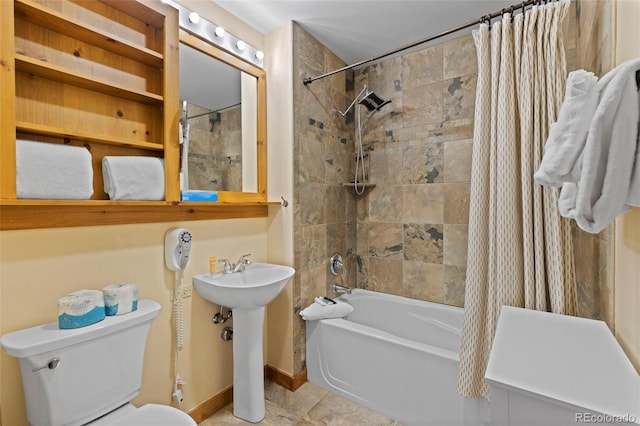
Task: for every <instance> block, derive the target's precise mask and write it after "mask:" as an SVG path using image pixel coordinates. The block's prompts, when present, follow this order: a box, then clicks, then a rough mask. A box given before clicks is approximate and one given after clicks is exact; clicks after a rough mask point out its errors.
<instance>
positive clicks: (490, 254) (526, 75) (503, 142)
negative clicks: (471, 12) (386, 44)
mask: <svg viewBox="0 0 640 426" xmlns="http://www.w3.org/2000/svg"><path fill="white" fill-rule="evenodd" d="M568 8H569V1H568V0H561V1H559V2H555V3H550V4H547V5H544V6H533V7H532V8H531V9H529V10H527V11H526V12H525V13H519V14H516V15H515V16H513V19H512V17H511V16H510V15H509V14H505V15H504V16H503V17H502V19H501V21H499V22H494V23H493V24H492V25H491V28H490V27H489V25H487V24H482V25H480V28H479V29H478V30H476V31H474V34H473V37H474V41H475V45H476V50H477V55H478V85H477V92H476V104H475V119H474V136H473V161H472V174H471V200H470V215H469V216H470V217H469V245H468V249H469V252H468V253H469V255H468V261H467V279H466V289H465V314H464V326H463V331H462V345H461V349H460V367H459V370H458V391H459V392H460V393H461V394H462V395H463V396H466V397H477V396H483V397H485V398H488V397H489V386H488V385H487V383H486V382H485V380H484V373H485V369H486V366H487V360H488V357H489V351H490V349H491V343H492V341H493V336H494V332H495V328H496V323H497V321H498V315H499V313H500V308H501V306H502V305H511V306H519V307H525V308H528V309H537V310H546V311H552V312H556V313H563V314H569V315H575V313H576V309H577V308H576V284H575V273H574V264H573V249H572V241H571V231H570V227H569V222H568V221H567V220H566V219H563V218H561V217H560V214H559V212H558V208H557V191H556V190H555V188H552V189H547V188H543V187H541V186H538V185H535V184H534V182H533V174H534V172H535V170H536V169H537V168H538V165H539V164H540V160H541V158H542V153H543V147H544V143H545V141H546V138H547V136H548V132H549V125H550V123H552V122H553V121H555V120H556V118H557V115H558V111H559V109H560V106H561V104H562V98H563V93H564V83H565V80H566V63H565V58H564V48H563V44H562V33H561V29H562V21H563V19H564V16H565V15H566V13H567V10H568Z"/></svg>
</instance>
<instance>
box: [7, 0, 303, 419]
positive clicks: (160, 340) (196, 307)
mask: <svg viewBox="0 0 640 426" xmlns="http://www.w3.org/2000/svg"><path fill="white" fill-rule="evenodd" d="M180 3H181V4H183V5H184V6H186V7H188V8H190V9H192V10H195V11H197V12H198V13H199V14H200V15H201V16H203V17H204V18H206V19H209V20H211V21H213V22H215V23H217V24H220V25H223V26H224V27H225V28H226V29H227V31H228V32H230V33H232V34H234V35H235V36H237V37H239V38H242V39H244V40H245V41H246V42H247V43H249V44H251V45H253V46H255V47H257V48H258V49H261V50H264V36H263V35H262V34H261V33H259V32H258V31H256V30H254V29H253V28H251V27H249V26H248V25H246V24H244V23H243V22H242V21H240V20H238V19H237V18H235V17H234V16H233V15H230V14H229V13H228V12H226V11H225V10H224V9H222V8H220V7H218V6H217V5H215V4H214V3H212V2H209V1H207V2H205V1H197V0H181V1H180ZM269 127H270V128H271V127H274V126H273V125H272V124H269ZM270 149H272V150H275V149H273V148H271V147H270ZM270 152H271V151H270ZM277 198H279V195H278V197H277ZM277 214H278V208H274V215H277ZM272 222H273V220H272V219H267V218H263V219H242V220H220V221H196V222H183V223H160V224H144V225H117V226H96V227H80V228H63V229H44V230H24V231H2V232H0V334H4V333H7V332H9V331H14V330H19V329H22V328H25V327H31V326H35V325H38V324H42V323H47V322H52V321H56V320H57V300H58V298H59V297H61V296H63V295H65V294H67V293H69V292H72V291H75V290H78V289H82V288H90V289H101V288H102V287H104V286H105V285H108V284H110V283H113V282H117V281H124V280H127V281H132V282H135V283H137V284H138V285H139V290H140V298H150V299H154V300H156V301H158V302H160V304H161V305H162V311H161V313H160V316H159V317H158V318H156V319H155V321H154V322H153V325H152V327H151V331H150V334H149V338H148V340H147V346H146V351H145V366H144V375H143V384H142V390H141V392H140V395H139V396H138V397H137V398H136V399H135V400H134V401H133V402H134V403H135V404H136V405H141V404H144V403H148V402H155V403H161V404H171V392H172V389H173V378H174V367H173V365H174V353H175V351H174V349H173V347H174V331H173V325H172V320H171V306H172V304H171V302H170V300H169V297H170V294H171V292H172V288H173V285H174V275H173V273H172V272H169V271H168V270H167V269H166V268H165V267H164V234H165V233H166V231H167V230H169V229H171V228H173V227H177V226H180V227H185V228H187V229H189V230H190V231H191V232H192V233H193V237H194V243H193V248H192V260H191V263H190V264H189V266H188V267H187V270H186V274H185V284H188V285H191V280H192V277H193V276H194V275H197V274H200V273H204V272H208V271H209V256H217V257H218V258H222V257H228V258H231V259H233V260H234V261H235V259H236V258H237V257H238V256H240V255H241V254H244V253H251V254H252V255H253V259H254V260H255V261H267V260H271V259H268V256H267V228H268V227H270V226H271V224H272ZM274 232H275V234H277V231H274ZM272 250H277V244H276V245H275V246H274V245H273V244H272V245H271V246H270V251H272ZM289 264H292V262H289ZM285 291H290V290H289V289H287V290H285ZM218 309H219V308H218V306H217V305H214V304H212V303H209V302H207V301H205V300H204V299H202V298H200V297H199V296H198V295H197V293H196V292H195V291H194V292H193V297H192V298H190V299H185V319H186V320H185V347H184V350H183V351H182V352H181V353H180V366H179V368H178V370H179V372H180V373H181V375H182V376H183V377H184V379H185V380H186V381H188V384H187V385H185V387H184V397H185V399H184V402H183V404H182V406H183V407H182V408H183V409H185V410H186V411H188V410H190V409H192V408H194V407H195V406H197V405H198V404H200V403H202V402H203V401H205V400H207V399H209V398H210V397H212V396H213V395H215V394H217V393H219V392H221V391H223V390H224V389H226V388H228V387H229V386H231V384H232V369H233V363H232V344H231V343H230V342H223V341H222V340H221V339H220V338H219V335H220V332H221V330H222V326H221V325H213V324H212V323H211V316H212V315H213V314H214V313H215V312H217V311H218ZM289 346H291V345H289ZM0 352H1V351H0ZM289 352H290V351H289ZM0 424H4V425H10V426H20V425H26V424H27V420H26V413H25V405H24V397H23V390H22V381H21V377H20V369H19V366H18V362H17V360H16V359H14V358H12V357H10V356H8V355H6V354H5V353H4V352H1V353H0Z"/></svg>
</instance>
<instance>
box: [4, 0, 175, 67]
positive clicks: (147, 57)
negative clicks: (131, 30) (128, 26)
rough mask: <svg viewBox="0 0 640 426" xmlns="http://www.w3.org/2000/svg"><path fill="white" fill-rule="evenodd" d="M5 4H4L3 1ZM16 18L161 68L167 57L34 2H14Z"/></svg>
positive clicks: (29, 0) (26, 0) (17, 0)
mask: <svg viewBox="0 0 640 426" xmlns="http://www.w3.org/2000/svg"><path fill="white" fill-rule="evenodd" d="M3 1H4V0H3ZM15 14H16V16H17V17H19V18H21V19H25V20H28V21H30V22H33V23H34V24H36V25H39V26H41V27H44V28H48V29H50V30H53V31H57V32H60V33H62V34H70V35H73V37H74V38H77V39H79V40H82V41H84V42H86V43H89V44H92V45H94V46H96V47H99V48H101V49H104V50H108V51H110V52H113V53H116V54H118V55H121V56H124V57H125V58H129V59H133V60H135V61H139V62H142V63H145V64H147V65H151V66H153V67H156V68H162V66H163V63H164V55H163V54H162V53H159V52H156V51H154V50H151V49H148V48H147V47H145V46H139V45H136V44H134V43H131V42H130V41H128V40H126V39H123V38H121V37H118V36H116V35H114V34H110V33H108V32H106V31H102V30H101V29H98V28H94V27H92V26H90V25H85V24H81V23H78V22H75V21H73V20H71V19H69V18H68V17H66V16H64V15H63V14H61V13H58V12H56V11H55V10H51V9H49V8H47V7H44V6H42V5H40V4H38V3H36V2H34V1H31V0H15Z"/></svg>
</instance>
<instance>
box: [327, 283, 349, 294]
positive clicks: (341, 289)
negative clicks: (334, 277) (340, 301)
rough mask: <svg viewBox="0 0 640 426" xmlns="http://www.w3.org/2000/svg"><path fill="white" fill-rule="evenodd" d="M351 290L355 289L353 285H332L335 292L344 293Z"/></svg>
mask: <svg viewBox="0 0 640 426" xmlns="http://www.w3.org/2000/svg"><path fill="white" fill-rule="evenodd" d="M351 290H353V289H352V288H351V287H344V286H341V285H339V284H335V283H334V284H332V285H331V291H332V292H333V293H334V294H342V293H347V294H351Z"/></svg>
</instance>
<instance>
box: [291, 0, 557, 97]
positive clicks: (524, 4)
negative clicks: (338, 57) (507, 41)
mask: <svg viewBox="0 0 640 426" xmlns="http://www.w3.org/2000/svg"><path fill="white" fill-rule="evenodd" d="M534 3H537V4H540V3H542V1H541V0H527V1H523V2H522V3H520V4H517V5H512V6H509V7H507V8H504V9H502V10H500V11H498V12H494V13H491V14H488V15H484V16H482V17H481V18H479V19H474V20H472V21H469V22H467V23H466V24H462V25H459V26H457V27H454V28H450V29H448V30H446V31H443V32H441V33H439V34H436V35H433V36H430V37H427V38H425V39H422V40H419V41H416V42H414V43H411V44H408V45H406V46H402V47H399V48H397V49H395V50H392V51H390V52H387V53H383V54H381V55H378V56H374V57H373V58H370V59H365V60H364V61H360V62H356V63H355V64H352V65H347V66H346V67H342V68H340V69H337V70H334V71H331V72H328V73H326V74H322V75H319V76H317V77H307V78H305V79H303V80H302V83H304V85H305V86H306V85H308V84H311V83H313V82H314V81H316V80H320V79H322V78H325V77H329V76H331V75H334V74H337V73H339V72H343V71H348V70H350V69H352V68H356V67H359V66H360V65H364V64H368V63H369V62H374V61H377V60H379V59H382V58H385V57H387V56H391V55H395V54H396V53H398V52H402V51H403V50H407V49H411V48H412V47H416V46H419V45H421V44H423V43H427V42H429V41H432V40H436V39H438V38H440V37H444V36H447V35H449V34H453V33H455V32H458V31H460V30H464V29H465V28H469V27H472V26H474V25H479V24H482V23H483V22H487V21H489V22H490V21H491V20H492V19H493V18H497V17H498V16H501V15H504V14H505V13H507V12H510V13H511V14H513V12H514V11H515V10H517V9H523V11H524V8H525V7H527V6H530V5H532V4H534ZM545 3H546V1H545Z"/></svg>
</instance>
